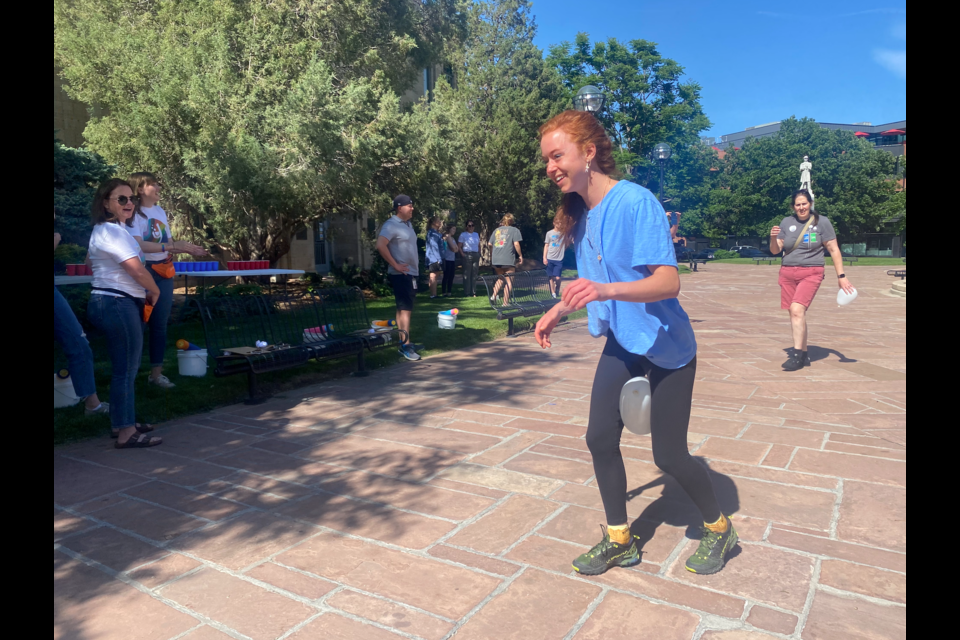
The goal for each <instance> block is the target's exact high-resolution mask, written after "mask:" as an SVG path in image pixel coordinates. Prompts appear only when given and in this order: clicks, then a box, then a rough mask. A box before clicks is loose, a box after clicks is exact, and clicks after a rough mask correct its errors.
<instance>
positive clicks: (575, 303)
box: [563, 278, 610, 311]
mask: <svg viewBox="0 0 960 640" xmlns="http://www.w3.org/2000/svg"><path fill="white" fill-rule="evenodd" d="M609 287H610V285H607V284H603V283H600V282H593V281H592V280H586V279H583V278H581V279H579V280H576V281H574V282H573V284H571V285H570V286H568V287H567V288H566V289H565V290H564V291H563V304H565V305H566V306H568V307H571V308H573V309H576V310H577V311H580V310H581V309H584V308H586V306H587V305H588V304H590V303H591V302H603V301H604V300H609V299H610V296H609V293H608V291H609Z"/></svg>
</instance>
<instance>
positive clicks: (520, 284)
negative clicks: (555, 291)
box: [480, 269, 560, 336]
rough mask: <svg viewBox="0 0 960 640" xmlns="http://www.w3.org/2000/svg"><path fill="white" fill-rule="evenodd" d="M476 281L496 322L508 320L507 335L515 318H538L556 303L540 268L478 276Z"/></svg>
mask: <svg viewBox="0 0 960 640" xmlns="http://www.w3.org/2000/svg"><path fill="white" fill-rule="evenodd" d="M480 280H481V281H482V282H483V285H484V286H485V287H486V288H487V299H489V300H490V306H491V307H492V308H493V310H494V311H496V313H497V320H507V321H508V323H509V331H508V335H511V336H512V335H513V321H514V319H515V318H530V317H534V316H542V315H543V314H545V313H546V312H547V311H549V310H550V309H552V308H553V307H554V305H556V304H557V303H558V302H560V299H559V298H554V297H553V295H552V294H551V293H550V278H548V277H547V272H546V271H545V270H543V269H540V270H537V271H520V272H515V273H509V274H506V275H502V276H482V277H481V278H480Z"/></svg>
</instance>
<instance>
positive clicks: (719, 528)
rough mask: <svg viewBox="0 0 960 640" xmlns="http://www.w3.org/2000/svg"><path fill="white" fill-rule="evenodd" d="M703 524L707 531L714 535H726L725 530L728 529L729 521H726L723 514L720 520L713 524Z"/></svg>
mask: <svg viewBox="0 0 960 640" xmlns="http://www.w3.org/2000/svg"><path fill="white" fill-rule="evenodd" d="M704 524H705V525H706V526H707V529H710V531H713V532H714V533H726V532H727V529H729V528H730V521H729V520H727V516H725V515H723V514H721V515H720V519H719V520H717V521H716V522H714V523H713V524H709V523H707V522H704Z"/></svg>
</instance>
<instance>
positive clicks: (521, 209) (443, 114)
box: [430, 0, 569, 240]
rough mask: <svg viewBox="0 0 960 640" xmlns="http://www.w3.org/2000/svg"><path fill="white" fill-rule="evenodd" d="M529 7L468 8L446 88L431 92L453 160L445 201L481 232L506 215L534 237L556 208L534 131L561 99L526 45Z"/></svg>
mask: <svg viewBox="0 0 960 640" xmlns="http://www.w3.org/2000/svg"><path fill="white" fill-rule="evenodd" d="M531 6H532V5H531V3H530V2H528V1H526V0H489V1H480V2H473V3H472V4H471V5H470V7H469V10H468V37H467V40H466V46H465V47H464V48H463V50H462V51H461V52H454V53H452V54H451V58H450V60H451V69H452V71H453V84H452V86H450V85H446V84H442V85H441V86H439V87H438V90H437V92H436V100H435V101H434V103H433V104H432V105H431V109H430V112H431V114H432V117H434V118H443V120H444V122H446V123H448V128H449V130H448V132H447V136H446V137H445V139H447V140H448V144H449V145H450V147H451V150H452V151H451V152H452V153H453V154H454V155H455V156H456V157H455V159H454V162H453V163H452V164H451V165H450V172H451V173H450V175H451V178H452V183H453V184H452V190H451V192H450V204H451V206H452V208H453V209H454V210H455V211H456V212H457V214H458V217H459V218H460V219H461V220H463V219H466V218H472V219H476V220H478V221H479V222H480V226H481V229H478V231H480V232H481V234H482V235H485V234H487V233H489V232H490V230H491V229H492V228H493V227H495V226H496V224H497V221H498V220H499V218H500V217H501V216H502V215H503V214H505V213H513V214H514V215H515V216H516V217H517V219H518V226H519V227H520V228H521V229H522V230H524V231H525V232H526V233H525V237H528V238H530V237H534V236H535V235H537V234H539V233H540V231H541V230H542V229H543V227H544V226H546V224H547V223H546V221H547V220H548V219H552V216H553V213H554V211H555V207H556V205H557V204H558V194H557V193H555V189H554V188H553V187H552V185H551V184H550V181H549V180H548V179H547V177H546V173H545V171H544V168H543V163H542V161H541V159H540V138H539V135H538V133H537V130H538V129H539V127H540V126H541V125H542V124H543V123H544V122H546V121H547V120H549V119H550V118H551V117H552V116H554V115H556V114H557V113H559V112H560V111H562V110H563V109H564V108H566V107H567V106H568V105H569V102H568V100H567V96H566V92H565V91H564V89H563V86H562V85H561V83H560V78H559V77H558V76H557V74H556V72H555V71H554V70H553V69H552V68H551V66H550V65H548V64H546V63H545V62H544V59H543V52H542V51H541V50H540V49H539V48H537V47H536V46H535V45H534V44H533V37H534V35H535V33H536V26H535V24H534V19H533V16H532V15H531V13H530V10H531ZM484 239H486V238H484ZM538 240H539V239H538Z"/></svg>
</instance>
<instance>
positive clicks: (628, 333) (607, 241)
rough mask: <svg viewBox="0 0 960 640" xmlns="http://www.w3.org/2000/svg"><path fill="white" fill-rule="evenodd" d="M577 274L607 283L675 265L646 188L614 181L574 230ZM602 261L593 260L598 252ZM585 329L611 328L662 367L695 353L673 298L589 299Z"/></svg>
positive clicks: (598, 333)
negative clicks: (601, 300) (662, 266)
mask: <svg viewBox="0 0 960 640" xmlns="http://www.w3.org/2000/svg"><path fill="white" fill-rule="evenodd" d="M576 251H577V269H578V270H579V274H580V277H581V278H586V279H588V280H593V281H594V282H602V283H606V284H609V283H611V282H636V281H638V280H643V279H644V278H647V277H649V276H650V275H651V272H650V270H649V269H648V268H647V265H653V266H659V265H667V266H672V267H676V266H677V255H676V251H675V250H674V248H673V240H672V238H671V237H670V227H669V225H668V223H667V216H666V212H665V211H664V210H663V207H662V206H661V205H660V203H659V202H658V201H657V199H656V197H654V195H653V194H652V193H650V191H648V190H647V189H644V188H643V187H641V186H639V185H636V184H633V183H632V182H619V183H617V185H616V186H614V188H613V189H611V190H610V193H608V194H607V196H606V197H605V198H604V199H603V202H601V203H600V204H599V205H598V206H597V207H596V208H595V209H593V210H592V211H590V212H589V213H587V214H586V215H584V216H583V217H582V218H581V220H580V224H579V225H578V226H577V232H576ZM598 254H600V255H601V256H603V260H597V255H598ZM587 312H588V313H589V315H590V334H591V335H592V336H593V337H595V338H601V337H603V336H605V335H607V333H608V332H613V335H614V337H616V339H617V342H619V343H620V345H621V346H622V347H623V348H624V349H626V350H627V351H629V352H630V353H635V354H637V355H641V356H646V357H647V359H648V360H650V362H652V363H653V364H655V365H656V366H658V367H661V368H664V369H679V368H680V367H683V366H686V365H688V364H690V362H691V361H692V360H693V359H694V357H695V356H696V355H697V339H696V337H695V336H694V333H693V326H692V325H691V324H690V318H689V317H688V316H687V313H686V312H685V311H684V310H683V307H681V306H680V301H679V300H677V299H676V298H673V299H670V300H663V301H661V302H648V303H638V302H620V301H616V300H609V301H607V302H591V303H590V304H588V305H587Z"/></svg>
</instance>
